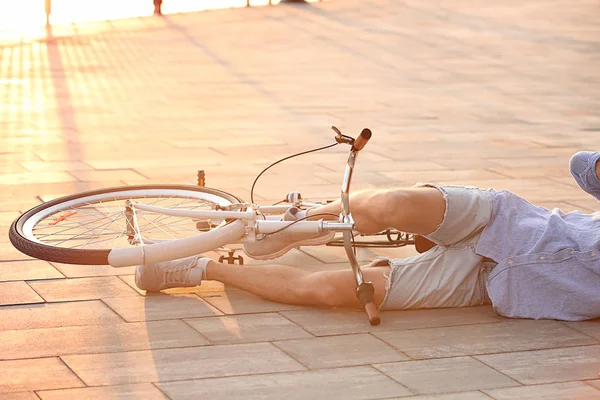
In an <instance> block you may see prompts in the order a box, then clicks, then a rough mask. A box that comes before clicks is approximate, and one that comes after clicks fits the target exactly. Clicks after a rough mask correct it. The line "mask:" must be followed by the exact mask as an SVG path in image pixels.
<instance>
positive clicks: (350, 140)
mask: <svg viewBox="0 0 600 400" xmlns="http://www.w3.org/2000/svg"><path fill="white" fill-rule="evenodd" d="M331 129H333V131H334V132H335V133H336V136H335V141H336V142H338V143H346V144H349V145H350V146H352V145H353V144H354V138H352V137H350V136H346V135H344V134H342V132H341V131H340V130H339V129H338V128H337V127H335V126H332V127H331Z"/></svg>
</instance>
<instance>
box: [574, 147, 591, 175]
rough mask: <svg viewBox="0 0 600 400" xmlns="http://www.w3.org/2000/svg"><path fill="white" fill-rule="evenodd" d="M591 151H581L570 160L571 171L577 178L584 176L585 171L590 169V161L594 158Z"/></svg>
mask: <svg viewBox="0 0 600 400" xmlns="http://www.w3.org/2000/svg"><path fill="white" fill-rule="evenodd" d="M592 154H593V153H592V152H591V151H580V152H577V153H575V154H574V155H573V157H571V160H569V169H570V170H571V174H572V175H574V176H575V177H580V176H581V175H583V173H584V171H585V170H586V169H588V168H589V167H590V160H591V158H592Z"/></svg>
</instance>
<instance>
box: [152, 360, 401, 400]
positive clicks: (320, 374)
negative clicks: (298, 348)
mask: <svg viewBox="0 0 600 400" xmlns="http://www.w3.org/2000/svg"><path fill="white" fill-rule="evenodd" d="M158 386H159V387H160V389H161V390H163V391H164V392H165V393H166V394H167V395H168V396H169V397H171V398H172V399H174V400H178V399H189V398H197V397H204V396H209V397H210V396H211V395H213V394H214V393H219V398H220V399H223V400H225V399H239V398H240V397H243V398H245V399H265V400H267V399H273V400H275V399H281V398H286V399H289V400H293V399H298V400H300V399H324V398H327V399H372V398H374V397H375V396H377V397H380V398H388V397H390V396H410V395H411V394H412V393H411V392H410V391H409V390H407V389H406V388H405V387H403V386H402V385H400V384H398V383H396V382H393V381H392V380H391V379H389V378H387V377H385V376H384V375H382V374H380V373H378V372H377V371H375V370H374V369H373V368H370V367H351V368H336V369H327V370H321V371H306V372H291V373H281V374H266V375H256V376H240V377H232V378H218V379H202V380H194V381H184V382H164V383H159V384H158ZM411 398H412V397H411Z"/></svg>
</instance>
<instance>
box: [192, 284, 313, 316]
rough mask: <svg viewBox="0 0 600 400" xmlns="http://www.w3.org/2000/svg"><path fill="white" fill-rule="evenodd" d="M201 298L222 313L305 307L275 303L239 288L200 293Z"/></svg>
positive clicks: (272, 310) (248, 312) (258, 311)
mask: <svg viewBox="0 0 600 400" xmlns="http://www.w3.org/2000/svg"><path fill="white" fill-rule="evenodd" d="M199 295H200V297H202V299H203V300H204V301H206V302H208V303H210V304H211V305H212V306H214V307H215V308H216V309H218V310H219V311H221V312H222V313H224V314H250V313H260V312H274V311H282V310H299V309H303V308H307V307H301V306H294V305H289V304H282V303H275V302H272V301H268V300H263V299H261V298H260V297H258V296H255V295H253V294H251V293H248V292H245V291H241V290H231V291H229V290H228V291H227V292H212V293H200V294H199Z"/></svg>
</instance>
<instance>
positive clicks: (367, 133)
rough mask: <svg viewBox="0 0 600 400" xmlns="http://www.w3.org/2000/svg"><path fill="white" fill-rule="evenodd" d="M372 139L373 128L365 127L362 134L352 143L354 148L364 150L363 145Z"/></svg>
mask: <svg viewBox="0 0 600 400" xmlns="http://www.w3.org/2000/svg"><path fill="white" fill-rule="evenodd" d="M369 139H371V130H370V129H367V128H365V129H363V130H362V132H361V133H360V136H359V137H357V138H356V139H355V140H354V144H352V150H354V151H359V150H362V149H363V147H365V145H366V144H367V142H368V141H369Z"/></svg>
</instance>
